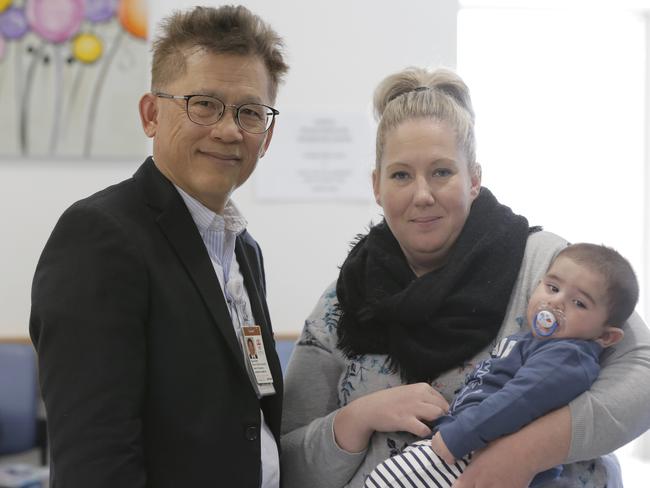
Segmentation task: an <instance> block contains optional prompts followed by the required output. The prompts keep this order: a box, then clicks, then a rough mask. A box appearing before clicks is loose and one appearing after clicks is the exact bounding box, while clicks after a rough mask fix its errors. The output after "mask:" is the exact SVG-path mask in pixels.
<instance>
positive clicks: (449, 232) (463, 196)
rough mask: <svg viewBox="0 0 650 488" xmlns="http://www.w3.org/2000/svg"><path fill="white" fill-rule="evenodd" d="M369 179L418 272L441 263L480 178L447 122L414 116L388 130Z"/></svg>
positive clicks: (462, 222) (431, 268)
mask: <svg viewBox="0 0 650 488" xmlns="http://www.w3.org/2000/svg"><path fill="white" fill-rule="evenodd" d="M372 183H373V189H374V193H375V199H376V200H377V203H378V204H379V205H380V206H381V207H382V208H383V210H384V216H385V218H386V222H387V223H388V226H389V227H390V229H391V231H392V232H393V234H394V235H395V237H396V238H397V241H398V242H399V244H400V246H401V248H402V251H403V252H404V254H405V256H406V259H407V260H408V262H409V264H410V266H411V268H412V269H413V271H414V272H415V274H416V275H417V276H421V275H423V274H425V273H427V272H429V271H432V270H434V269H436V268H437V267H439V266H440V265H442V264H443V263H444V262H445V259H446V257H447V255H448V253H449V250H450V249H451V247H452V245H453V244H454V242H456V239H457V238H458V235H459V234H460V231H461V230H462V228H463V226H464V225H465V221H466V220H467V216H468V214H469V210H470V207H471V205H472V201H473V200H474V199H475V198H476V197H477V195H478V193H479V190H480V187H481V177H480V173H479V172H478V171H475V172H473V174H470V171H469V168H468V164H467V159H466V157H465V155H464V154H463V152H462V151H459V149H458V144H457V141H456V135H455V133H454V131H453V130H452V129H451V128H450V127H449V126H448V125H447V124H446V123H444V122H438V121H435V120H430V119H416V120H409V121H406V122H403V123H402V124H400V125H399V126H397V127H396V128H395V129H393V130H392V131H391V132H389V133H388V134H386V142H385V145H384V153H383V157H382V160H381V161H380V165H379V170H375V171H374V172H373V175H372Z"/></svg>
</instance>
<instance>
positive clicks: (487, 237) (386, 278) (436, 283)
mask: <svg viewBox="0 0 650 488" xmlns="http://www.w3.org/2000/svg"><path fill="white" fill-rule="evenodd" d="M535 230H539V228H534V229H530V230H529V227H528V221H527V220H526V219H525V218H524V217H522V216H519V215H515V214H514V213H513V212H512V211H511V210H510V208H508V207H506V206H505V205H502V204H500V203H499V202H498V201H497V200H496V198H495V197H494V196H493V195H492V193H490V191H489V190H488V189H487V188H482V189H481V192H480V194H479V196H478V197H477V198H476V200H474V202H473V203H472V207H471V210H470V212H469V216H468V218H467V221H466V222H465V225H464V227H463V230H462V231H461V233H460V235H459V236H458V239H457V241H456V242H455V243H454V245H453V247H452V248H451V250H450V252H449V255H448V256H447V259H446V262H445V264H444V265H442V266H441V267H439V268H437V269H435V270H433V271H431V272H429V273H426V274H425V275H423V276H420V277H416V276H415V274H414V273H413V271H412V269H411V268H410V266H409V264H408V263H407V261H406V258H405V256H404V253H403V252H402V249H401V248H400V246H399V243H398V242H397V240H396V239H395V236H393V234H392V232H391V231H390V229H389V228H388V225H387V224H386V221H385V220H384V221H382V222H381V223H379V224H378V225H375V226H373V227H371V228H370V231H369V232H368V234H367V235H365V236H362V237H360V239H359V240H358V242H356V244H355V245H354V247H353V248H352V249H351V251H350V253H349V255H348V257H347V258H346V260H345V262H344V263H343V265H342V267H341V272H340V274H339V278H338V282H337V284H336V294H337V298H338V301H339V310H340V312H341V317H340V320H339V325H338V345H339V347H340V348H341V350H342V351H343V352H344V354H346V355H347V356H348V357H351V356H353V355H356V354H387V355H389V356H390V359H391V362H392V364H393V366H394V367H396V368H397V369H399V371H400V373H401V375H402V377H403V378H404V379H405V380H406V381H408V382H414V381H431V380H433V379H435V378H436V377H438V376H439V375H440V374H442V373H444V372H445V371H448V370H450V369H452V368H455V367H459V366H462V365H463V364H464V363H465V362H466V361H467V360H469V359H471V358H472V357H473V356H475V355H476V354H478V353H479V352H480V351H481V350H483V349H484V348H485V347H487V346H488V345H489V344H490V342H491V341H492V340H493V339H494V338H495V337H496V335H497V333H498V331H499V328H500V327H501V323H502V321H503V318H504V316H505V312H506V307H507V306H508V302H509V300H510V295H511V292H512V288H513V285H514V283H515V280H516V279H517V275H518V273H519V268H520V266H521V262H522V259H523V256H524V250H525V247H526V240H527V238H528V234H529V232H534V231H535Z"/></svg>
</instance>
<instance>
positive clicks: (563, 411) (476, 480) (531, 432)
mask: <svg viewBox="0 0 650 488" xmlns="http://www.w3.org/2000/svg"><path fill="white" fill-rule="evenodd" d="M570 443H571V413H570V410H569V407H562V408H560V409H559V410H555V411H553V412H551V413H548V414H546V415H544V416H543V417H540V418H538V419H537V420H535V421H534V422H531V423H530V424H528V425H527V426H526V427H524V428H523V429H521V430H519V431H518V432H515V433H514V434H510V435H507V436H505V437H501V438H500V439H497V440H496V441H494V442H492V443H490V444H489V445H488V446H487V447H486V448H485V449H483V450H481V451H479V452H477V453H475V454H474V456H473V457H472V461H471V462H470V464H469V466H468V467H467V469H466V470H465V472H464V473H463V474H461V475H460V478H458V479H457V480H456V482H455V483H454V484H453V488H526V487H528V485H529V484H530V482H531V480H532V479H533V478H534V477H535V475H536V474H537V473H539V472H540V471H544V470H546V469H549V468H552V467H553V466H557V465H558V464H562V463H563V462H564V460H565V459H566V456H567V454H568V452H569V444H570Z"/></svg>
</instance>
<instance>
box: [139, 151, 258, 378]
mask: <svg viewBox="0 0 650 488" xmlns="http://www.w3.org/2000/svg"><path fill="white" fill-rule="evenodd" d="M135 178H136V179H139V180H140V181H141V182H142V185H143V191H144V193H145V198H147V201H148V203H149V204H150V205H151V206H152V207H154V208H155V209H157V210H159V211H160V213H159V214H158V217H157V218H156V221H157V223H158V225H159V226H160V229H161V230H162V232H163V234H164V235H165V237H167V240H168V241H169V243H170V244H171V246H172V247H173V248H174V250H175V251H176V254H177V255H178V258H179V260H180V261H181V263H182V264H183V266H184V267H185V269H186V270H187V272H188V274H189V275H190V277H191V279H192V281H193V282H194V284H195V285H196V287H197V289H198V290H199V293H200V294H201V296H202V298H203V301H204V302H205V305H206V306H207V307H208V309H209V310H210V313H211V315H212V317H213V319H214V321H215V323H216V325H217V328H218V329H219V331H220V332H221V334H222V335H223V337H224V339H225V341H226V343H227V344H228V346H229V347H230V349H231V350H232V352H233V357H234V360H235V361H236V362H237V363H238V364H239V365H240V366H241V369H242V372H243V374H245V375H246V377H248V373H247V372H246V369H245V366H244V362H243V356H242V352H241V348H240V346H239V342H238V341H237V336H236V335H235V331H234V330H233V326H232V319H231V318H230V313H229V312H228V308H227V306H226V302H225V299H224V296H223V292H222V290H221V286H220V285H219V280H218V279H217V277H216V276H215V273H214V268H213V267H212V262H211V261H210V257H209V256H208V253H207V251H206V249H205V244H204V243H203V240H202V239H201V236H200V235H199V233H198V230H197V228H196V224H195V223H194V221H193V220H192V216H191V215H190V213H189V211H188V210H187V207H186V206H185V202H183V199H182V198H181V196H180V195H179V194H178V192H177V191H176V189H175V188H174V186H173V185H172V184H171V182H169V181H168V180H167V179H166V178H165V177H164V176H163V175H162V174H161V173H160V171H159V170H158V169H157V168H156V167H155V165H154V163H153V160H152V159H151V158H149V159H148V160H147V161H146V162H145V164H143V165H142V166H141V168H140V170H138V172H137V173H136V174H135ZM265 346H266V345H265Z"/></svg>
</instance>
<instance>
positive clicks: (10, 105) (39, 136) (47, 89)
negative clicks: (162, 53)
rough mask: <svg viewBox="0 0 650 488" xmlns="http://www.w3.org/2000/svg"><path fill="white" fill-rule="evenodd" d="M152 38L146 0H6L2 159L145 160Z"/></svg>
mask: <svg viewBox="0 0 650 488" xmlns="http://www.w3.org/2000/svg"><path fill="white" fill-rule="evenodd" d="M146 37H147V15H146V0H22V1H21V0H0V157H1V158H3V159H21V158H37V159H84V160H87V159H126V158H130V157H133V156H138V157H141V156H142V154H143V151H145V150H146V142H143V141H145V139H146V138H144V137H143V134H142V130H141V128H140V121H139V116H138V109H137V104H138V100H139V98H140V96H141V95H142V93H143V92H145V91H146V90H147V79H148V77H147V72H148V67H149V59H148V51H147V43H146Z"/></svg>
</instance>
